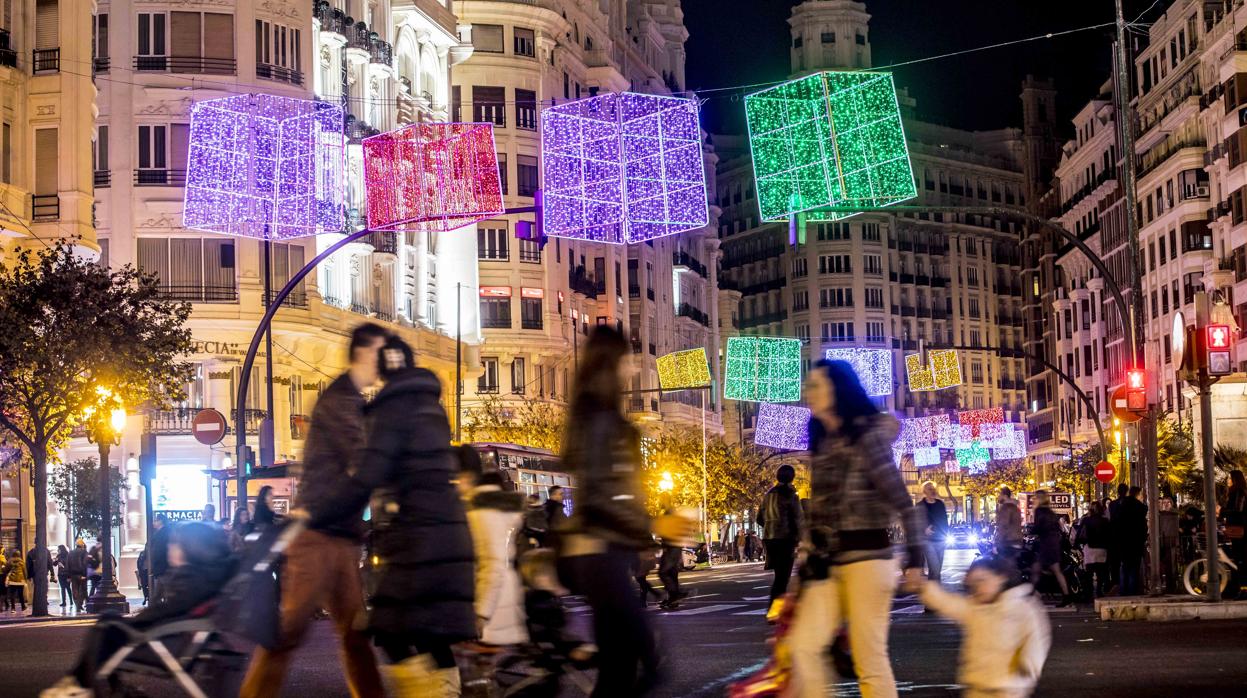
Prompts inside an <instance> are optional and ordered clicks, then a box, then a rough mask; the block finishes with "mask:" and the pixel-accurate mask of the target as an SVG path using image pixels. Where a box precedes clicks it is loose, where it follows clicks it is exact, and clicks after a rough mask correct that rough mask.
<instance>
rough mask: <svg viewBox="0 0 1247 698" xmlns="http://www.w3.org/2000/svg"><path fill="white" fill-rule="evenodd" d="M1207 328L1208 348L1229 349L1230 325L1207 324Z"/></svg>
mask: <svg viewBox="0 0 1247 698" xmlns="http://www.w3.org/2000/svg"><path fill="white" fill-rule="evenodd" d="M1207 329H1208V348H1209V349H1229V348H1230V326H1229V325H1209V326H1208V328H1207Z"/></svg>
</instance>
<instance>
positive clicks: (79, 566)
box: [65, 538, 87, 613]
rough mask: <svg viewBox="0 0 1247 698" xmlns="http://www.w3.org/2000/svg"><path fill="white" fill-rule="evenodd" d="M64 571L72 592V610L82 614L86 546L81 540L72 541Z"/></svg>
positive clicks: (85, 572) (85, 593) (85, 597)
mask: <svg viewBox="0 0 1247 698" xmlns="http://www.w3.org/2000/svg"><path fill="white" fill-rule="evenodd" d="M65 569H66V571H67V572H68V573H69V586H70V589H71V590H72V591H73V598H74V610H75V611H77V612H78V613H82V607H83V604H85V603H86V602H87V544H86V542H85V541H83V540H82V539H81V538H79V539H78V540H76V541H74V549H73V550H72V551H71V552H70V553H69V559H68V562H67V563H66V565H65Z"/></svg>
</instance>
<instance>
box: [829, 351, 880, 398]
mask: <svg viewBox="0 0 1247 698" xmlns="http://www.w3.org/2000/svg"><path fill="white" fill-rule="evenodd" d="M825 356H826V358H827V359H829V360H831V361H847V362H848V363H849V364H850V365H851V366H853V372H854V373H856V374H857V378H858V380H860V381H861V382H862V387H864V388H865V389H866V394H867V395H869V396H871V397H880V396H882V395H891V394H892V352H890V351H888V350H887V349H861V348H858V347H849V348H840V349H828V350H827V351H826V353H825Z"/></svg>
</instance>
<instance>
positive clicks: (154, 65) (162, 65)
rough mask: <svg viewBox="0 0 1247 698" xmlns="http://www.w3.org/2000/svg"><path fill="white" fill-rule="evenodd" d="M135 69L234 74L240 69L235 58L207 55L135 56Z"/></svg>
mask: <svg viewBox="0 0 1247 698" xmlns="http://www.w3.org/2000/svg"><path fill="white" fill-rule="evenodd" d="M134 70H135V71H136V72H140V73H207V74H209V75H233V74H234V73H235V72H237V70H238V62H237V61H235V60H234V59H233V58H210V57H206V56H135V57H134Z"/></svg>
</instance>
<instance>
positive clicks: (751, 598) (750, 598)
mask: <svg viewBox="0 0 1247 698" xmlns="http://www.w3.org/2000/svg"><path fill="white" fill-rule="evenodd" d="M770 598H771V597H770V596H746V597H745V598H743V599H741V601H769V600H770Z"/></svg>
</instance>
